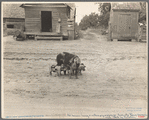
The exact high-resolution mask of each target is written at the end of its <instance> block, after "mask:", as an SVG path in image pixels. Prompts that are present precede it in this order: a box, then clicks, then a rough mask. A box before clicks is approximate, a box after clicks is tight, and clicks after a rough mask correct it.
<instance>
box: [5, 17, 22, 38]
mask: <svg viewBox="0 0 149 120" xmlns="http://www.w3.org/2000/svg"><path fill="white" fill-rule="evenodd" d="M24 21H25V20H24V19H19V18H14V19H12V18H10V19H9V18H7V19H5V23H4V24H3V26H4V27H3V32H4V34H6V35H14V34H15V31H17V30H19V31H23V30H24V24H25V23H24ZM7 25H14V28H7Z"/></svg>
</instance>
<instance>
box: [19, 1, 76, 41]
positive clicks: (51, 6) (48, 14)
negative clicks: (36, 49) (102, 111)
mask: <svg viewBox="0 0 149 120" xmlns="http://www.w3.org/2000/svg"><path fill="white" fill-rule="evenodd" d="M20 7H22V8H24V9H25V32H24V34H25V35H26V36H29V35H32V36H34V37H35V39H36V40H37V39H60V40H63V38H64V37H65V38H69V35H68V33H69V29H68V28H69V26H68V22H67V21H68V20H69V19H71V18H72V19H74V18H75V17H74V16H75V15H74V16H71V12H72V10H73V9H72V8H71V7H70V6H69V5H68V4H65V3H46V4H45V3H42V4H22V5H21V6H20ZM73 21H74V20H73ZM73 25H74V23H73ZM73 29H74V27H73ZM73 39H74V38H73Z"/></svg>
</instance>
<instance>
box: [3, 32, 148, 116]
mask: <svg viewBox="0 0 149 120" xmlns="http://www.w3.org/2000/svg"><path fill="white" fill-rule="evenodd" d="M64 51H65V52H70V53H75V54H77V55H78V56H79V57H80V58H81V62H83V63H84V64H85V65H86V71H84V72H83V75H79V76H78V77H79V79H75V78H72V79H69V76H68V75H66V76H64V75H62V76H60V77H54V76H50V75H49V66H51V65H52V64H56V61H55V59H56V55H57V54H58V53H60V52H64ZM2 84H3V87H2V88H3V104H2V105H3V113H2V114H3V117H4V118H12V117H14V118H15V117H17V118H19V117H21V116H22V117H23V118H26V117H28V118H29V117H43V118H79V117H81V118H82V117H85V118H86V117H87V118H93V117H97V118H100V117H103V116H99V115H109V114H116V115H117V114H126V113H127V114H129V116H130V113H132V114H136V116H134V117H139V115H138V114H143V115H145V114H147V89H148V86H147V43H140V42H126V41H123V42H122V41H119V42H110V41H107V40H106V36H102V35H98V34H97V33H95V32H92V31H89V30H88V31H86V32H84V38H83V39H80V40H73V41H71V40H65V41H54V40H53V41H52V40H49V41H48V40H38V41H34V40H26V41H15V40H13V38H12V36H6V37H4V38H3V81H2ZM38 115H39V116H38ZM93 115H94V116H93ZM104 117H105V116H104ZM126 117H127V116H126Z"/></svg>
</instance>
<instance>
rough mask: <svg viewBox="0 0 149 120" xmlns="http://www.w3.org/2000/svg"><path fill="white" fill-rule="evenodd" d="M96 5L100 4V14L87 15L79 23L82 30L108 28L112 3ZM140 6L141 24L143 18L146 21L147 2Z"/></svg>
mask: <svg viewBox="0 0 149 120" xmlns="http://www.w3.org/2000/svg"><path fill="white" fill-rule="evenodd" d="M96 4H98V10H99V12H100V14H96V13H91V14H90V15H85V16H84V17H83V18H82V20H81V22H80V23H79V28H80V29H81V30H86V29H87V28H99V27H102V28H103V27H104V28H108V23H109V20H110V10H111V3H96ZM140 6H141V10H140V12H139V22H141V20H142V18H143V20H145V21H146V2H140Z"/></svg>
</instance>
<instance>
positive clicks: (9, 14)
mask: <svg viewBox="0 0 149 120" xmlns="http://www.w3.org/2000/svg"><path fill="white" fill-rule="evenodd" d="M20 5H21V4H12V3H11V4H10V3H7V4H5V3H4V4H3V18H25V12H24V9H23V8H21V7H19V6H20Z"/></svg>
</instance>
